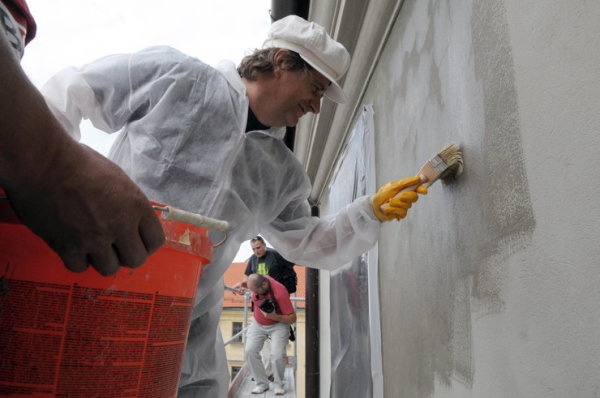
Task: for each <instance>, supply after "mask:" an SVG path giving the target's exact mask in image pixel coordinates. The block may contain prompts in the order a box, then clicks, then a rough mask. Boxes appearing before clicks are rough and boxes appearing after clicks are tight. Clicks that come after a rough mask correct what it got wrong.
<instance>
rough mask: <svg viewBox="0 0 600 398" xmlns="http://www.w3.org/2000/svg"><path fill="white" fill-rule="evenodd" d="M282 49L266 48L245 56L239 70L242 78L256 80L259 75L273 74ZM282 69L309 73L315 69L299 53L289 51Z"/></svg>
mask: <svg viewBox="0 0 600 398" xmlns="http://www.w3.org/2000/svg"><path fill="white" fill-rule="evenodd" d="M279 50H281V49H280V48H265V49H262V50H255V51H254V52H253V53H252V54H250V55H247V56H245V57H244V58H243V59H242V61H241V62H240V65H239V66H238V68H237V70H238V73H239V74H240V76H241V77H243V78H245V79H248V80H256V79H257V78H258V75H259V74H262V73H269V72H273V68H274V66H275V54H277V52H278V51H279ZM280 67H281V69H283V70H289V71H304V72H308V71H310V70H312V69H314V68H313V67H312V66H310V65H309V64H308V63H306V61H304V60H303V59H302V57H300V55H298V53H297V52H295V51H291V50H287V51H286V52H285V54H284V55H283V58H281V65H280Z"/></svg>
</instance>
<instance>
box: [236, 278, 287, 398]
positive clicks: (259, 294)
mask: <svg viewBox="0 0 600 398" xmlns="http://www.w3.org/2000/svg"><path fill="white" fill-rule="evenodd" d="M248 289H250V291H251V292H252V304H253V307H254V322H252V324H251V325H250V327H249V328H248V332H247V334H246V346H245V351H246V357H247V363H248V366H249V367H250V373H251V374H252V376H253V377H254V380H255V382H256V387H254V389H253V390H252V394H262V393H264V392H265V391H267V390H268V389H269V380H268V379H267V374H266V372H265V367H264V365H263V362H262V357H261V355H260V350H261V349H262V347H263V344H264V343H265V340H267V339H270V340H271V367H272V369H273V385H274V389H273V393H274V394H275V395H283V394H285V389H284V385H283V381H284V372H285V348H286V346H287V342H288V338H289V336H290V325H291V324H292V323H294V322H296V312H295V311H294V306H293V305H292V302H291V301H290V296H289V293H288V291H287V289H286V288H285V286H283V285H282V284H281V283H279V282H277V281H276V280H275V279H273V278H271V277H269V276H266V275H261V274H251V275H250V276H249V277H248Z"/></svg>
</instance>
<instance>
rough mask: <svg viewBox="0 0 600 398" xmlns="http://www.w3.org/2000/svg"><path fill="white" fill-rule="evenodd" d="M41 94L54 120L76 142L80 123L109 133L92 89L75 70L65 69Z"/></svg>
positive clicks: (72, 68) (48, 83)
mask: <svg viewBox="0 0 600 398" xmlns="http://www.w3.org/2000/svg"><path fill="white" fill-rule="evenodd" d="M41 92H42V94H43V95H44V98H45V99H46V103H47V104H48V107H49V108H50V110H51V111H52V113H53V114H54V116H55V117H56V118H57V119H58V120H59V122H60V123H61V124H62V126H63V127H64V128H65V130H66V131H67V132H68V133H69V134H70V135H71V136H72V137H73V138H75V139H76V140H80V139H81V132H80V130H79V124H80V123H81V121H82V120H83V119H90V120H91V121H92V123H93V124H94V126H96V127H97V128H99V129H100V130H103V131H110V128H109V127H108V123H107V122H106V121H105V120H104V119H103V117H102V115H101V113H100V104H99V103H98V102H97V101H96V98H95V96H94V91H93V89H92V87H91V86H90V85H89V84H88V82H87V81H86V80H85V79H84V78H83V77H82V75H81V73H80V71H79V70H77V69H76V68H74V67H70V68H66V69H63V70H62V71H60V72H59V73H57V74H56V75H54V76H53V77H52V78H50V80H48V82H46V84H45V85H44V86H43V87H42V89H41Z"/></svg>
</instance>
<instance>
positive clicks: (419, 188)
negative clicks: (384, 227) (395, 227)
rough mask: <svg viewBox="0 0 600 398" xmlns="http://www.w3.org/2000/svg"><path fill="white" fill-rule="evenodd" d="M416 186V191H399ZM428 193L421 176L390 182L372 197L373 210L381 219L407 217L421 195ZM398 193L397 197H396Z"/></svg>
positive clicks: (388, 219)
mask: <svg viewBox="0 0 600 398" xmlns="http://www.w3.org/2000/svg"><path fill="white" fill-rule="evenodd" d="M408 187H414V191H407V192H402V193H401V194H399V195H398V192H400V191H402V190H403V189H405V188H408ZM418 194H421V195H427V188H426V187H425V186H424V185H421V179H420V178H419V177H409V178H405V179H403V180H398V181H392V182H388V183H387V184H385V185H384V186H382V187H381V188H379V191H377V193H376V194H375V195H373V196H372V197H371V202H372V204H373V211H374V212H375V215H376V216H377V218H379V219H380V220H381V221H390V220H400V219H403V218H404V217H406V213H407V212H408V209H410V207H411V206H412V204H413V203H414V202H416V201H417V200H418V199H419V195H418ZM396 195H398V196H397V197H395V196H396Z"/></svg>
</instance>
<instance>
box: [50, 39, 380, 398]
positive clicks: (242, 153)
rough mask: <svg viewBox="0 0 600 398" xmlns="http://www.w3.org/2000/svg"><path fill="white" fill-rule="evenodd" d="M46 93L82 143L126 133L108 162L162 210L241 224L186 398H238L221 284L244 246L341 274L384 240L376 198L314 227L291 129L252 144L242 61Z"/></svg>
mask: <svg viewBox="0 0 600 398" xmlns="http://www.w3.org/2000/svg"><path fill="white" fill-rule="evenodd" d="M42 91H43V93H44V95H45V96H46V99H47V102H48V104H49V106H50V107H51V109H52V110H53V112H54V113H55V114H56V116H57V117H58V118H59V120H61V122H62V123H63V125H64V126H65V128H66V129H67V130H68V131H70V132H71V133H72V134H73V135H74V136H75V137H79V124H80V122H81V119H82V118H88V119H90V120H91V122H92V123H93V124H94V126H95V127H97V128H99V129H101V130H103V131H105V132H107V133H114V132H117V131H120V134H119V136H118V137H117V140H116V141H115V143H114V145H113V147H112V148H111V151H110V154H109V157H110V159H112V160H113V161H114V162H116V163H117V164H119V165H120V166H121V167H122V168H123V170H125V172H126V173H127V174H128V175H129V176H130V177H131V178H132V179H133V180H134V181H135V182H136V183H137V184H138V185H139V186H140V187H141V189H142V190H143V191H144V193H145V194H146V195H147V196H148V197H149V198H150V199H151V200H154V201H156V202H159V203H164V204H168V205H171V206H174V207H178V208H181V209H183V210H187V211H191V212H195V213H200V214H203V215H206V216H209V217H214V218H218V219H223V220H227V221H228V222H229V223H230V225H231V231H230V233H229V237H228V239H227V241H226V242H225V243H224V244H223V245H222V246H220V247H219V248H217V249H216V250H215V251H214V253H213V259H212V263H211V264H210V265H208V266H207V267H205V270H204V272H203V274H202V276H201V278H200V284H199V287H198V292H197V297H196V302H195V305H194V310H193V320H192V324H191V328H190V333H189V337H188V343H187V346H186V353H185V358H184V364H183V366H182V374H181V378H180V389H179V396H180V397H211V398H217V397H225V396H226V395H227V386H228V384H229V375H228V369H227V363H226V358H225V350H224V346H223V341H222V338H221V335H220V331H219V328H218V321H219V317H220V314H221V309H222V301H223V279H222V277H223V273H224V272H225V271H226V270H227V268H228V267H229V266H230V264H231V262H232V260H233V258H234V257H235V255H236V253H237V251H238V249H239V247H240V244H241V243H242V242H243V241H245V240H247V239H250V238H251V237H253V236H256V235H257V234H258V233H261V234H262V235H264V236H265V238H267V240H268V241H269V242H271V243H272V244H273V246H275V247H276V248H277V250H279V251H280V252H281V253H282V254H283V255H284V256H285V257H286V258H287V259H289V260H290V261H293V262H295V263H296V264H304V265H308V266H311V267H317V268H323V269H333V268H335V267H336V266H339V265H341V264H344V263H345V262H347V261H349V260H350V259H352V258H354V257H356V256H357V255H360V254H361V253H363V252H364V251H366V250H368V249H369V248H370V247H372V246H373V245H374V243H375V241H376V239H377V237H378V231H379V224H380V223H379V221H378V220H377V218H376V217H375V216H374V214H373V210H372V208H371V202H370V199H369V198H368V197H362V198H359V199H357V200H356V201H355V202H354V203H352V204H350V205H348V206H347V207H346V208H345V209H344V210H343V211H341V212H339V213H337V214H334V215H331V216H328V217H325V218H316V217H311V216H310V207H309V204H308V200H307V198H308V195H309V192H310V181H309V179H308V177H307V176H306V174H305V172H304V169H303V168H302V166H301V164H300V163H299V162H298V161H297V159H296V158H295V156H294V155H293V153H292V152H291V151H290V150H289V149H288V148H287V147H286V146H285V144H284V143H283V141H282V138H283V135H284V132H285V129H284V128H272V129H269V130H266V131H252V132H249V133H245V127H246V121H247V113H248V98H247V97H246V95H245V87H244V84H243V82H242V80H241V78H240V77H239V75H238V73H237V71H236V69H235V65H234V64H233V63H231V62H227V63H223V64H221V65H219V67H218V69H215V68H213V67H210V66H208V65H206V64H204V63H202V62H201V61H199V60H197V59H195V58H192V57H189V56H187V55H184V54H182V53H180V52H179V51H177V50H174V49H172V48H168V47H152V48H148V49H146V50H143V51H140V52H138V53H135V54H127V55H113V56H108V57H105V58H102V59H100V60H98V61H95V62H93V63H91V64H89V65H86V66H84V67H82V68H79V69H75V68H68V69H66V70H63V71H62V72H60V73H58V74H57V75H56V76H54V77H53V78H52V79H51V80H50V81H49V82H48V83H47V84H46V85H45V87H44V89H43V90H42ZM210 236H211V237H212V238H213V241H219V240H221V238H222V234H221V233H217V232H211V233H210Z"/></svg>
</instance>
